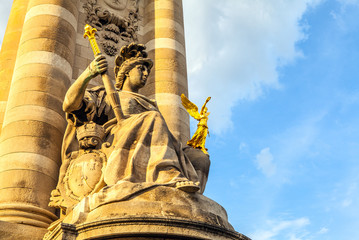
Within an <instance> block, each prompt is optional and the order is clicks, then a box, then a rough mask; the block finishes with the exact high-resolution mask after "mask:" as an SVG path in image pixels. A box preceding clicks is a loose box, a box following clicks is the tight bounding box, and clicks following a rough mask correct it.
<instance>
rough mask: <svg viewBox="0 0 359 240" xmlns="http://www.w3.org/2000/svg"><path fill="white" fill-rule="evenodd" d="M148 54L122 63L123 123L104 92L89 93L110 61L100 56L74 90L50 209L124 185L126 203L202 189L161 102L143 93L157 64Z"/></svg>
mask: <svg viewBox="0 0 359 240" xmlns="http://www.w3.org/2000/svg"><path fill="white" fill-rule="evenodd" d="M144 49H145V47H144V46H143V45H137V44H130V45H128V46H124V47H123V48H122V49H121V55H120V56H119V57H117V58H116V67H115V74H116V85H115V86H116V89H117V91H118V96H119V100H120V105H121V111H122V112H123V115H124V119H122V120H121V121H120V122H117V120H116V118H115V116H114V112H113V110H112V108H111V106H110V104H109V102H108V99H107V97H106V92H105V89H104V88H103V87H96V88H93V89H90V90H86V87H87V85H88V83H89V82H90V80H91V79H92V78H94V77H95V76H97V75H99V74H102V73H104V72H106V71H107V62H106V59H105V57H103V56H99V57H97V58H96V59H95V60H94V61H93V62H92V63H91V64H90V65H89V67H88V68H87V69H86V70H85V71H84V72H83V73H82V74H81V76H80V77H79V78H78V79H77V80H76V81H75V83H74V84H73V85H72V86H71V87H70V88H69V90H68V92H67V94H66V96H65V100H64V104H63V108H64V110H65V112H66V113H67V120H68V127H67V130H66V133H65V137H64V141H63V146H62V159H63V163H62V166H61V169H60V176H59V183H58V186H57V189H56V190H54V191H53V192H52V198H51V202H50V206H54V207H60V208H62V209H63V210H65V209H67V208H71V207H73V206H74V205H75V204H76V203H77V202H79V201H81V199H82V198H84V197H86V196H88V195H90V194H93V193H95V192H98V191H99V190H100V189H103V187H105V186H112V185H117V187H116V188H117V189H118V185H119V184H122V185H123V188H121V194H122V195H121V196H119V198H121V199H126V198H127V197H129V196H130V195H133V194H136V193H138V192H141V191H143V190H145V189H148V188H153V187H155V186H169V187H176V188H178V189H180V190H183V191H186V192H196V191H198V190H199V189H200V187H199V185H198V182H197V181H198V176H197V174H196V171H195V169H194V168H193V166H192V164H191V162H190V161H189V159H188V158H187V156H186V155H185V154H184V152H183V150H182V149H181V145H180V144H179V143H178V142H177V141H176V139H175V138H174V137H173V135H172V134H171V133H170V131H169V129H168V127H167V125H166V122H165V120H164V118H163V117H162V115H161V113H160V112H159V111H158V108H157V106H156V103H155V102H154V101H153V100H150V99H148V98H147V97H145V96H143V95H141V94H139V93H138V90H139V89H140V88H142V87H143V86H144V85H145V84H146V80H147V77H148V75H149V73H150V70H151V67H152V65H153V63H152V61H151V59H149V58H147V53H146V52H145V51H144Z"/></svg>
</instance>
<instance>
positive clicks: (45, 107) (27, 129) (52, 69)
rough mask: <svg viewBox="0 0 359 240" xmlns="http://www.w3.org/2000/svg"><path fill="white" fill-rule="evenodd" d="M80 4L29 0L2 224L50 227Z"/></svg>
mask: <svg viewBox="0 0 359 240" xmlns="http://www.w3.org/2000/svg"><path fill="white" fill-rule="evenodd" d="M77 2H78V1H76V0H29V4H28V8H27V13H26V16H25V21H24V25H23V30H22V34H21V39H20V43H19V48H18V52H17V57H16V63H15V67H14V73H13V77H12V82H11V88H10V93H9V97H8V103H7V107H6V112H5V118H4V123H3V130H2V134H1V139H0V220H2V221H8V222H14V223H22V224H28V225H32V226H37V227H47V226H48V225H49V223H51V222H52V221H53V220H55V219H56V216H55V215H54V214H53V209H51V208H49V207H48V206H47V205H48V202H49V197H50V193H51V190H52V189H54V188H55V186H56V184H57V178H58V171H59V166H60V165H61V159H60V152H61V142H62V138H63V133H64V130H65V127H66V121H65V118H64V113H63V111H62V101H63V98H64V95H65V93H66V90H67V88H68V87H69V85H70V79H71V78H72V65H73V58H74V51H75V40H76V28H77V18H78V9H77Z"/></svg>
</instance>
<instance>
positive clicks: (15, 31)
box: [0, 0, 29, 134]
mask: <svg viewBox="0 0 359 240" xmlns="http://www.w3.org/2000/svg"><path fill="white" fill-rule="evenodd" d="M28 3H29V0H14V2H13V4H12V7H11V12H10V16H9V20H8V24H7V27H6V31H5V35H4V40H3V42H2V47H1V52H0V134H1V127H2V123H3V120H4V114H5V109H6V103H7V97H8V95H9V90H10V83H11V78H12V74H13V70H14V65H15V60H16V54H17V49H18V46H19V41H20V37H21V32H22V26H23V24H24V18H25V14H26V9H27V5H28Z"/></svg>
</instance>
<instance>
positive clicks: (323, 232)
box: [318, 227, 329, 235]
mask: <svg viewBox="0 0 359 240" xmlns="http://www.w3.org/2000/svg"><path fill="white" fill-rule="evenodd" d="M328 231H329V229H328V228H326V227H322V228H321V229H320V230H319V232H318V234H319V235H321V234H326V233H327V232H328Z"/></svg>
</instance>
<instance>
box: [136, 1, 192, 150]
mask: <svg viewBox="0 0 359 240" xmlns="http://www.w3.org/2000/svg"><path fill="white" fill-rule="evenodd" d="M145 3H146V4H145V13H144V15H145V19H144V21H145V27H144V43H145V44H146V46H147V50H148V53H149V57H150V58H152V59H153V60H154V62H155V64H154V67H153V70H152V73H151V75H150V76H151V77H150V78H149V82H148V83H147V86H146V88H145V89H144V90H143V94H145V95H147V96H149V97H150V98H154V99H156V100H157V103H158V106H159V109H160V111H161V112H162V114H163V116H164V118H165V120H166V122H167V125H168V126H169V128H170V130H171V132H172V133H173V135H174V136H175V137H176V138H177V139H178V140H180V141H181V142H182V143H183V144H185V143H186V141H187V140H189V138H190V133H189V116H188V113H187V112H186V110H185V109H184V108H183V106H182V104H181V97H180V96H181V94H182V93H184V94H185V95H186V96H188V84H187V68H186V51H185V38H184V27H183V7H182V0H146V1H145Z"/></svg>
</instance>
